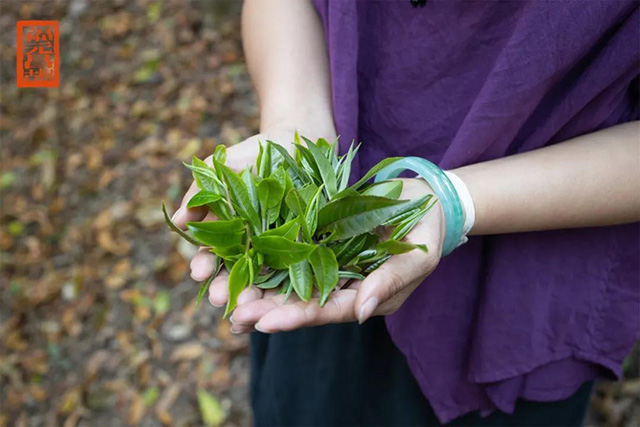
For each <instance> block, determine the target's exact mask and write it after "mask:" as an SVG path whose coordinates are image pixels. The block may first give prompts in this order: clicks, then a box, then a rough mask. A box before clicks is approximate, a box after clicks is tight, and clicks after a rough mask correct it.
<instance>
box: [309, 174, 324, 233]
mask: <svg viewBox="0 0 640 427" xmlns="http://www.w3.org/2000/svg"><path fill="white" fill-rule="evenodd" d="M323 185H324V184H323ZM323 185H321V186H320V187H318V189H317V190H316V194H315V195H314V196H313V197H312V198H311V200H310V201H309V204H308V205H307V208H306V209H305V213H304V218H305V221H306V223H307V231H308V232H309V240H311V236H313V233H315V232H316V227H317V226H318V211H319V209H320V200H321V198H322V188H323Z"/></svg>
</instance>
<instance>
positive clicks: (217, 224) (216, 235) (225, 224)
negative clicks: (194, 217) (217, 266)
mask: <svg viewBox="0 0 640 427" xmlns="http://www.w3.org/2000/svg"><path fill="white" fill-rule="evenodd" d="M187 229H188V230H189V231H190V232H191V234H193V237H194V238H195V239H197V240H198V241H200V242H202V243H204V246H213V247H214V248H223V247H230V246H234V245H241V244H242V243H243V242H244V239H245V236H246V229H245V225H244V221H242V220H241V219H240V218H235V219H232V220H228V221H207V222H187Z"/></svg>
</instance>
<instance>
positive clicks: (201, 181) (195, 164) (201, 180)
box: [184, 156, 223, 194]
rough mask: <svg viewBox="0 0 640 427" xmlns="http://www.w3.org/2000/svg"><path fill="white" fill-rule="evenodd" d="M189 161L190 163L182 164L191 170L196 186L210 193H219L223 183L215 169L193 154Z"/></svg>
mask: <svg viewBox="0 0 640 427" xmlns="http://www.w3.org/2000/svg"><path fill="white" fill-rule="evenodd" d="M191 163H192V164H188V163H184V165H185V166H186V167H187V168H189V169H190V170H191V173H192V175H193V179H194V181H195V182H196V185H197V186H198V188H199V189H201V190H205V191H209V192H211V193H216V194H218V193H220V187H222V186H223V184H222V181H221V180H220V178H219V177H218V176H217V175H216V173H215V171H214V170H213V169H211V168H210V167H209V165H207V164H206V163H205V162H203V161H202V160H200V159H198V158H197V157H195V156H193V158H192V160H191Z"/></svg>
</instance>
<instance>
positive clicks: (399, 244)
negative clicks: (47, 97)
mask: <svg viewBox="0 0 640 427" xmlns="http://www.w3.org/2000/svg"><path fill="white" fill-rule="evenodd" d="M302 140H304V142H305V144H303V143H302V141H301V138H300V137H299V135H298V134H296V135H295V140H294V147H295V153H294V155H293V156H292V155H290V154H289V152H287V150H286V149H285V148H284V147H282V146H280V145H278V144H276V143H273V142H271V141H266V142H265V143H262V144H261V146H260V152H259V155H258V158H257V161H256V165H255V169H254V168H247V169H245V170H243V171H242V172H240V173H237V172H235V171H233V170H232V169H230V168H229V167H227V166H226V165H225V162H226V149H225V147H224V146H223V145H218V146H217V147H216V150H215V152H214V155H213V156H212V165H211V166H209V165H208V164H207V163H205V162H204V161H202V160H200V159H198V158H196V157H194V158H193V161H192V163H191V164H190V165H189V164H185V165H186V166H187V167H188V168H189V169H191V171H192V173H193V178H194V180H195V182H196V184H197V186H198V188H199V189H200V191H199V192H198V193H197V194H195V195H194V196H193V197H192V198H191V199H190V200H189V202H188V204H187V206H188V207H189V208H193V207H198V206H207V207H208V208H209V209H210V210H211V212H213V213H214V214H215V216H216V217H217V218H218V220H217V221H209V222H189V223H187V232H184V231H182V230H180V229H179V228H178V227H176V226H175V225H174V224H173V223H172V222H171V220H170V219H169V216H168V214H167V212H166V208H165V207H164V205H163V211H164V217H165V220H166V221H167V223H168V224H169V226H170V227H171V228H172V230H173V231H175V232H176V233H178V234H180V235H181V236H182V237H183V238H184V239H186V240H187V241H189V242H190V243H192V244H194V245H197V246H204V247H209V248H211V249H210V251H211V252H212V253H214V254H215V255H216V269H215V271H214V273H213V274H212V275H211V277H210V278H209V279H207V280H206V281H205V282H204V283H203V284H202V286H201V288H200V291H199V293H198V302H200V300H201V299H202V298H203V296H204V294H205V293H206V292H207V290H208V288H209V285H210V284H211V281H212V280H213V278H214V277H215V276H216V275H217V274H218V272H219V271H220V268H221V267H222V266H223V265H224V267H225V268H226V269H227V270H228V271H229V302H228V304H227V308H226V311H225V316H227V315H228V314H229V313H230V312H231V311H232V310H233V309H234V308H235V306H236V300H237V298H238V295H239V294H240V292H242V290H243V289H245V288H246V287H247V286H249V285H254V286H257V287H259V288H261V289H275V288H279V292H280V293H283V294H286V295H287V297H288V296H289V295H290V294H291V292H295V293H296V294H297V295H298V296H299V297H300V299H301V300H303V301H309V300H310V299H311V297H312V294H313V290H314V287H315V288H316V289H317V290H318V294H319V303H320V305H324V304H325V303H326V302H327V299H328V298H329V295H330V294H331V292H332V291H333V290H334V289H335V288H336V285H337V284H338V281H339V279H341V278H342V279H345V280H351V279H360V280H361V279H363V278H364V275H365V274H367V273H370V272H371V271H373V270H375V269H376V268H378V267H379V266H380V265H381V264H382V263H384V262H385V261H386V260H387V259H388V258H389V257H391V256H392V255H394V254H402V253H405V252H408V251H411V250H414V249H418V250H423V251H427V248H426V246H425V245H415V244H412V243H408V242H405V241H402V239H403V238H404V237H405V236H406V235H407V233H409V231H411V229H412V228H413V227H414V226H415V225H416V224H417V222H418V221H419V220H420V219H421V218H422V217H423V216H424V215H425V214H426V213H427V211H429V209H430V208H431V207H432V206H433V203H432V202H431V200H432V197H433V196H432V195H431V194H429V195H426V196H424V197H421V198H419V199H416V200H400V199H399V197H400V195H401V192H402V181H399V180H389V181H383V182H378V183H369V182H368V181H369V180H370V179H371V178H373V176H374V175H375V174H377V173H378V172H379V171H380V170H382V169H383V168H385V167H386V166H388V165H390V164H391V163H393V162H395V161H397V160H399V159H400V158H399V157H394V158H387V159H385V160H382V161H381V162H380V163H378V164H377V165H375V166H374V167H373V168H371V170H369V171H368V172H367V173H366V174H365V175H364V176H363V177H362V178H361V179H360V180H358V181H357V182H356V183H355V184H353V185H351V186H349V176H350V174H351V163H352V161H353V159H354V157H355V155H356V153H357V151H358V147H354V145H353V144H352V145H351V147H350V148H349V151H348V152H347V153H346V154H345V155H343V156H338V155H337V154H336V147H335V145H336V142H334V143H332V144H330V143H329V142H327V141H326V140H324V139H322V138H321V139H318V140H317V141H316V142H315V143H314V142H312V141H310V140H309V139H307V138H304V137H302Z"/></svg>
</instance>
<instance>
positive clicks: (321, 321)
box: [255, 289, 356, 333]
mask: <svg viewBox="0 0 640 427" xmlns="http://www.w3.org/2000/svg"><path fill="white" fill-rule="evenodd" d="M355 298H356V291H355V290H352V289H345V290H338V291H335V292H333V293H332V294H331V296H330V297H329V300H328V301H327V303H326V304H325V305H324V306H323V307H320V305H319V304H318V300H317V299H315V298H313V299H311V300H310V301H309V302H303V301H298V302H296V303H294V304H285V305H281V306H280V307H276V308H274V309H272V310H270V311H269V312H268V313H267V314H265V315H264V316H263V317H262V318H261V319H260V320H259V321H258V323H256V325H255V328H256V330H258V331H261V332H265V333H273V332H280V331H292V330H294V329H298V328H302V327H305V326H317V325H325V324H329V323H343V322H351V321H353V320H355V316H354V311H353V304H354V302H355Z"/></svg>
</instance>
